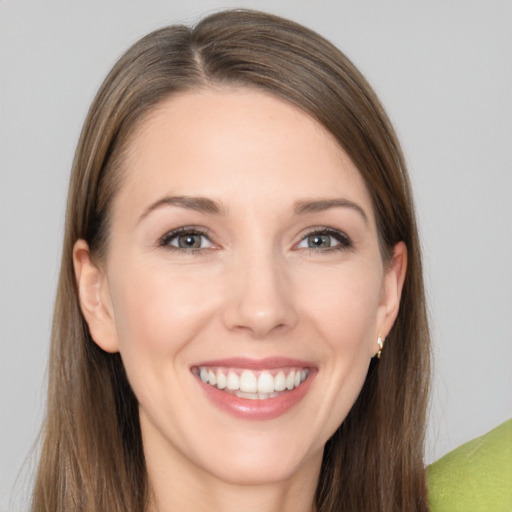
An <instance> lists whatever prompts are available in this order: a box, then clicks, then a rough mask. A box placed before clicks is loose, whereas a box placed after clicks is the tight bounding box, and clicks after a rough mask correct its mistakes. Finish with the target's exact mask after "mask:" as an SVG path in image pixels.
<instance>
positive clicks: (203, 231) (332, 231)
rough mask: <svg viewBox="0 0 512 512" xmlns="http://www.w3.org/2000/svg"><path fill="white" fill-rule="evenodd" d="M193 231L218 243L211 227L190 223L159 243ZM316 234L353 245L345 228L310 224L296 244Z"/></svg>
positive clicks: (174, 230)
mask: <svg viewBox="0 0 512 512" xmlns="http://www.w3.org/2000/svg"><path fill="white" fill-rule="evenodd" d="M187 233H192V234H196V235H200V236H204V237H206V238H207V239H208V240H209V241H210V242H211V243H212V244H216V242H215V240H214V239H215V237H214V236H212V232H211V230H210V229H208V228H206V227H203V226H197V225H189V226H180V227H177V228H174V229H170V230H169V231H167V232H165V233H164V234H163V235H162V236H161V237H160V238H159V239H158V245H161V246H165V245H168V244H169V241H170V240H172V239H173V238H174V237H177V236H179V235H181V234H187ZM315 234H327V235H330V236H332V235H338V236H339V237H340V238H342V239H344V240H345V241H346V242H347V245H352V243H353V241H352V238H351V237H350V236H349V235H348V234H347V233H346V232H345V231H343V230H341V229H338V228H334V227H332V226H310V227H308V228H305V229H303V230H302V231H301V232H300V233H299V235H298V236H297V239H298V240H297V242H295V243H294V245H296V244H298V243H300V242H302V241H303V240H304V239H305V238H307V237H308V236H311V235H315Z"/></svg>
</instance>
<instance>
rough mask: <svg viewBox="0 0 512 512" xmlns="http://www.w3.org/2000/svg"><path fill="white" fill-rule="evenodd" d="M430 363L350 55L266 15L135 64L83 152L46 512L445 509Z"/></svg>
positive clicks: (205, 31) (119, 79)
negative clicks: (431, 478) (429, 456)
mask: <svg viewBox="0 0 512 512" xmlns="http://www.w3.org/2000/svg"><path fill="white" fill-rule="evenodd" d="M384 340H386V345H385V347H384ZM428 355H429V336H428V326H427V321H426V315H425V304H424V292H423V284H422V273H421V260H420V253H419V244H418V240H417V232H416V226H415V220H414V213H413V205H412V199H411V194H410V188H409V183H408V178H407V174H406V170H405V166H404V162H403V158H402V155H401V151H400V148H399V145H398V142H397V140H396V137H395V135H394V132H393V129H392V127H391V126H390V123H389V121H388V119H387V117H386V115H385V113H384V111H383V109H382V107H381V105H380V104H379V102H378V100H377V98H376V97H375V94H374V93H373V91H372V90H371V88H370V87H369V85H368V84H367V83H366V81H365V80H364V78H363V77H362V76H361V75H360V73H359V72H358V71H357V70H356V69H355V68H354V67H353V65H352V64H351V63H350V62H349V61H348V60H347V58H346V57H345V56H343V55H342V54H341V53H340V52H339V51H338V50H337V49H335V48H334V47H333V46H332V45H330V44H329V43H328V42H327V41H325V40H324V39H323V38H321V37H320V36H318V35H317V34H315V33H313V32H311V31H309V30H307V29H305V28H304V27H301V26H299V25H297V24H294V23H292V22H289V21H286V20H283V19H280V18H277V17H274V16H270V15H267V14H263V13H257V12H250V11H228V12H221V13H218V14H214V15H212V16H209V17H207V18H205V19H204V20H203V21H201V22H200V23H199V24H198V25H197V26H195V27H194V28H192V29H190V28H187V27H183V26H173V27H168V28H164V29H161V30H159V31H156V32H154V33H152V34H149V35H148V36H146V37H145V38H143V39H142V40H141V41H139V42H138V43H136V44H135V45H134V46H133V47H132V48H131V49H129V50H128V52H127V53H126V54H125V55H124V56H123V57H122V58H121V59H120V61H119V62H118V63H117V64H116V65H115V66H114V68H113V70H112V71H111V73H110V74H109V75H108V77H107V78H106V80H105V82H104V84H103V85H102V87H101V88H100V91H99V92H98V94H97V96H96V98H95V100H94V102H93V104H92V106H91V109H90V112H89V115H88V117H87V119H86V122H85V125H84V128H83V130H82V135H81V138H80V141H79V144H78V148H77V152H76V156H75V162H74V166H73V172H72V177H71V183H70V191H69V198H68V211H67V221H66V234H65V241H64V249H63V260H62V267H61V275H60V282H59V292H58V297H57V303H56V309H55V318H54V327H53V339H52V349H51V364H50V386H49V399H48V412H47V420H46V424H45V430H44V441H43V448H42V454H41V461H40V466H39V472H38V478H37V482H36V488H35V493H34V504H33V510H37V511H39V510H52V511H55V510H66V511H70V510H84V511H85V510H90V511H93V510H94V511H98V510H108V511H114V510H119V511H121V510H123V511H126V510H131V511H132V510H133V511H135V510H139V511H157V510H158V511H166V510H201V509H202V508H206V507H208V509H209V510H231V509H235V508H236V509H237V510H239V509H242V510H252V509H256V508H258V510H268V511H271V510H281V511H283V510H292V509H293V510H304V511H312V510H317V511H334V510H336V511H339V510H365V511H373V510H375V511H377V510H379V511H390V510H418V511H419V510H427V499H426V485H425V475H424V467H423V456H422V446H423V429H424V420H425V405H426V394H427V381H428V374H429V366H428V365H429V359H428Z"/></svg>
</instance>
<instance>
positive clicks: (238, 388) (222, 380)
mask: <svg viewBox="0 0 512 512" xmlns="http://www.w3.org/2000/svg"><path fill="white" fill-rule="evenodd" d="M192 372H193V373H194V375H196V377H197V378H199V379H200V380H201V381H202V382H203V383H205V384H208V385H210V386H212V387H214V388H215V389H218V390H220V391H223V392H225V393H228V394H231V395H235V396H237V397H239V398H246V399H249V400H267V399H269V398H276V397H278V396H280V395H282V394H284V393H288V392H290V391H292V390H294V389H296V388H298V387H299V386H301V384H302V383H303V382H304V381H305V380H306V379H307V378H308V375H309V369H308V368H288V367H287V368H281V369H272V370H262V371H254V370H249V369H242V368H226V367H211V366H208V367H207V366H197V367H194V368H193V369H192Z"/></svg>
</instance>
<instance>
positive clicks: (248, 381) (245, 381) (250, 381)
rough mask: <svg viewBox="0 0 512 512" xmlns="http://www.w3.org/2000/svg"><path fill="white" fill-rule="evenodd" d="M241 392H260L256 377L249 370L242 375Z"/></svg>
mask: <svg viewBox="0 0 512 512" xmlns="http://www.w3.org/2000/svg"><path fill="white" fill-rule="evenodd" d="M240 391H243V392H244V393H256V391H258V381H257V380H256V375H254V373H252V372H251V371H249V370H244V371H243V372H242V375H240Z"/></svg>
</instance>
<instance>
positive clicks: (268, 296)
mask: <svg viewBox="0 0 512 512" xmlns="http://www.w3.org/2000/svg"><path fill="white" fill-rule="evenodd" d="M290 292H291V290H290V279H289V276H288V275H287V269H286V262H285V261H284V260H283V258H281V257H280V255H279V253H278V251H276V250H274V248H273V247H271V246H269V245H266V246H259V247H258V248H254V247H253V248H252V250H251V249H249V250H245V251H241V252H240V253H238V254H237V255H236V257H235V258H234V261H233V268H232V275H231V293H229V294H228V295H229V299H228V304H227V305H226V310H225V322H226V325H227V327H228V328H230V329H243V330H246V331H250V332H251V333H252V335H253V336H256V337H264V336H266V335H267V334H269V333H271V332H272V331H274V330H275V329H276V328H278V327H279V328H281V329H282V328H285V327H291V326H293V325H294V323H295V322H296V312H295V308H294V304H293V296H292V294H291V293H290Z"/></svg>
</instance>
